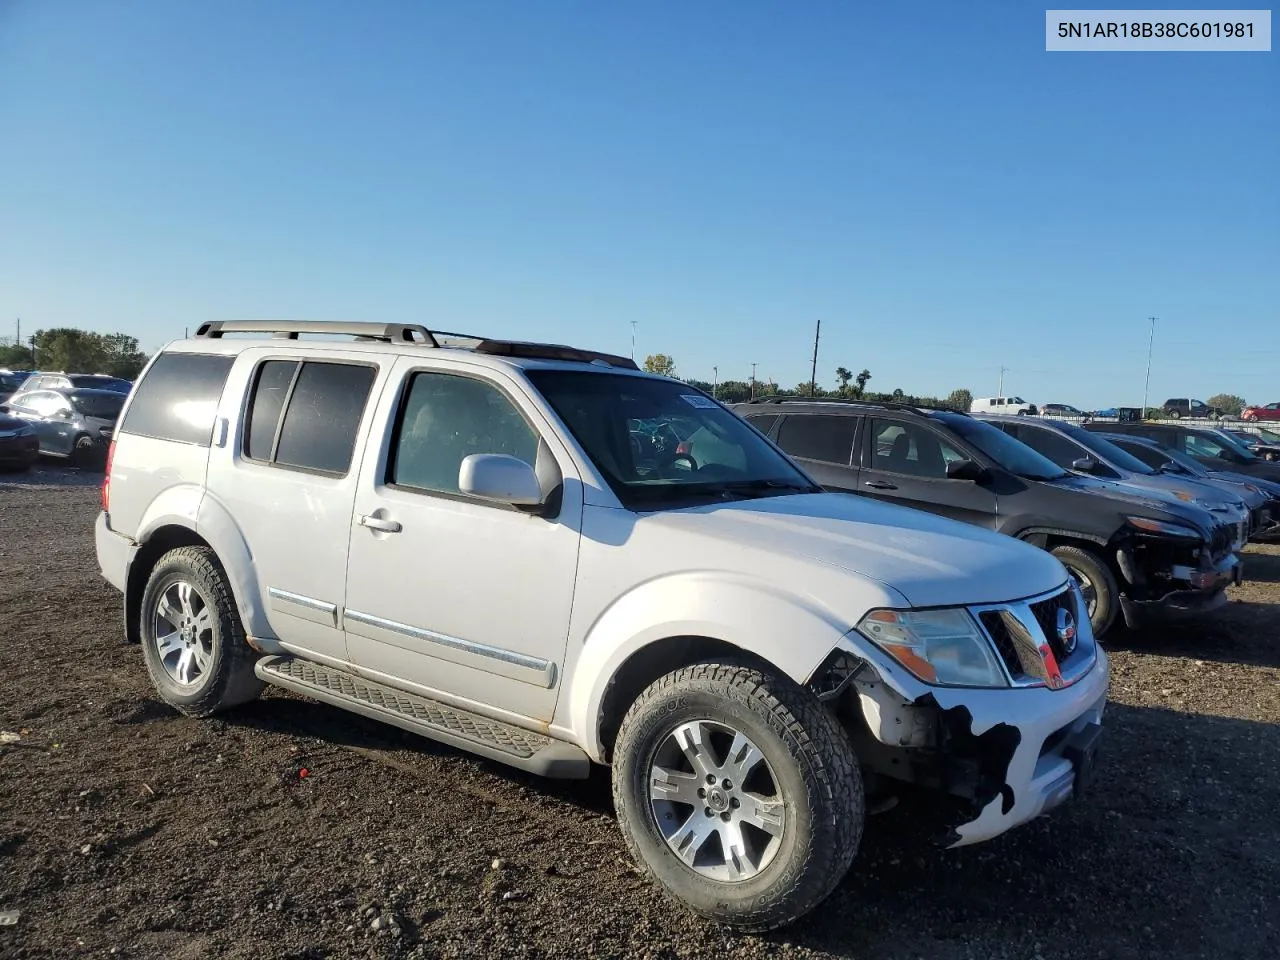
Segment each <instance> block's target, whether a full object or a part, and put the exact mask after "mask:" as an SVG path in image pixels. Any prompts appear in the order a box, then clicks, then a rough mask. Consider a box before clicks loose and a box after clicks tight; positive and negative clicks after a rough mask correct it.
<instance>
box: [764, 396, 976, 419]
mask: <svg viewBox="0 0 1280 960" xmlns="http://www.w3.org/2000/svg"><path fill="white" fill-rule="evenodd" d="M747 402H748V403H832V404H840V405H848V406H854V407H875V408H877V409H880V410H909V411H911V412H912V413H920V414H923V413H925V412H926V411H928V410H936V411H940V412H942V413H958V414H961V415H963V416H966V417H967V416H969V413H968V411H966V410H960V409H957V408H956V407H948V406H943V405H939V406H931V405H929V404H923V403H899V402H898V401H896V400H853V399H850V398H848V397H791V396H769V397H756V398H755V399H754V400H748V401H747Z"/></svg>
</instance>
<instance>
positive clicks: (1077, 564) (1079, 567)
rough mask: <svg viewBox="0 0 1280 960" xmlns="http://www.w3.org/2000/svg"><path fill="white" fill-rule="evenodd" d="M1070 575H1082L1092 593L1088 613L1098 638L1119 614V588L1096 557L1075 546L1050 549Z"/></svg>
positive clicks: (1107, 569) (1113, 577)
mask: <svg viewBox="0 0 1280 960" xmlns="http://www.w3.org/2000/svg"><path fill="white" fill-rule="evenodd" d="M1049 552H1050V553H1052V554H1053V555H1054V556H1055V557H1057V558H1058V559H1059V560H1060V561H1062V565H1063V566H1064V567H1066V568H1067V572H1068V573H1070V574H1072V575H1073V576H1077V579H1078V577H1079V575H1083V577H1084V578H1085V579H1086V580H1088V582H1089V583H1090V584H1092V585H1093V590H1094V598H1095V599H1094V607H1093V610H1092V612H1091V613H1090V614H1089V624H1090V626H1092V627H1093V635H1094V636H1095V637H1097V638H1099V639H1101V637H1102V635H1103V634H1105V633H1106V632H1107V631H1108V630H1110V629H1111V626H1112V624H1114V623H1115V621H1116V616H1117V615H1118V614H1119V613H1120V586H1119V584H1117V583H1116V578H1115V576H1114V575H1113V574H1112V573H1111V570H1110V569H1109V568H1108V567H1107V565H1106V564H1105V563H1104V562H1103V561H1102V559H1101V558H1099V557H1098V556H1097V555H1096V554H1093V553H1090V552H1089V551H1088V550H1082V549H1080V548H1079V547H1065V546H1064V547H1054V548H1053V549H1052V550H1051V551H1049Z"/></svg>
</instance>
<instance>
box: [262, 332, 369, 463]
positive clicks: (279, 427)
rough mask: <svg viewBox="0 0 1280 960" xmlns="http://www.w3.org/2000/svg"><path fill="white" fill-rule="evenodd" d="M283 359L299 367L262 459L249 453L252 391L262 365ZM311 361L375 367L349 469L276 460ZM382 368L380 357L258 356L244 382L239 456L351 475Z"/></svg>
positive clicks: (356, 434) (357, 424)
mask: <svg viewBox="0 0 1280 960" xmlns="http://www.w3.org/2000/svg"><path fill="white" fill-rule="evenodd" d="M281 361H283V362H285V363H293V364H296V367H295V369H294V371H293V376H292V377H291V378H290V380H289V389H288V390H287V391H285V395H284V403H282V404H281V405H280V416H279V418H277V420H276V429H275V432H274V433H273V434H272V437H271V459H270V460H263V459H262V458H261V457H251V456H249V447H248V440H249V431H248V425H249V417H250V410H251V408H252V403H253V400H254V396H253V394H254V391H255V390H256V389H257V386H258V377H259V375H260V374H261V373H262V368H263V367H264V366H266V365H267V364H268V363H272V362H281ZM308 363H327V364H332V365H337V366H346V367H366V368H372V369H373V371H374V374H373V382H372V383H370V384H369V393H368V394H367V395H366V396H365V398H364V409H363V410H361V412H360V419H359V420H358V421H356V433H355V442H354V444H353V446H352V448H351V460H350V461H349V462H348V464H347V469H345V470H342V471H337V470H322V469H320V468H319V467H303V466H299V465H297V464H293V463H279V462H277V460H276V452H277V450H278V448H279V446H280V434H281V433H282V432H283V430H284V419H285V416H286V414H288V412H289V404H290V402H291V401H292V400H293V389H294V387H296V386H297V384H298V377H299V376H301V374H302V368H303V366H304V365H305V364H308ZM381 370H382V365H381V364H380V363H378V362H377V361H373V360H348V359H347V358H345V357H343V358H340V359H339V358H333V359H331V358H329V357H327V356H326V357H323V358H319V359H309V358H307V357H302V356H298V355H296V354H295V355H293V356H287V355H280V356H267V357H259V358H258V359H257V360H255V362H254V364H253V370H252V372H251V373H250V375H249V379H248V382H247V384H246V385H245V393H244V399H243V400H242V401H241V403H240V442H239V444H238V447H239V450H238V454H239V457H240V459H241V460H243V461H245V462H246V463H252V464H255V465H256V466H259V467H264V468H267V469H271V470H288V471H289V472H291V473H305V474H308V475H309V476H313V477H327V478H328V479H330V480H342V479H345V478H346V477H348V476H350V475H351V468H352V467H354V466H355V465H356V451H357V450H359V448H360V437H361V436H362V433H363V427H364V420H365V417H367V416H369V410H370V408H371V407H376V406H377V403H376V401H375V402H374V403H372V404H371V403H370V401H371V400H373V399H374V387H375V386H376V385H377V383H378V373H379V372H380V371H381Z"/></svg>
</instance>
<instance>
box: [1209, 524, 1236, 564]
mask: <svg viewBox="0 0 1280 960" xmlns="http://www.w3.org/2000/svg"><path fill="white" fill-rule="evenodd" d="M1212 536H1213V539H1212V540H1210V542H1209V549H1210V551H1211V552H1212V554H1213V559H1215V560H1217V559H1219V558H1221V557H1223V556H1225V555H1226V554H1227V553H1228V552H1229V551H1230V550H1231V545H1232V544H1233V543H1235V539H1236V528H1235V525H1234V524H1222V525H1221V526H1217V527H1214V528H1213V535H1212Z"/></svg>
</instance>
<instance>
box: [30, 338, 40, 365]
mask: <svg viewBox="0 0 1280 960" xmlns="http://www.w3.org/2000/svg"><path fill="white" fill-rule="evenodd" d="M31 369H32V370H39V369H40V365H39V364H38V363H36V335H35V334H34V333H33V334H32V335H31Z"/></svg>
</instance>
